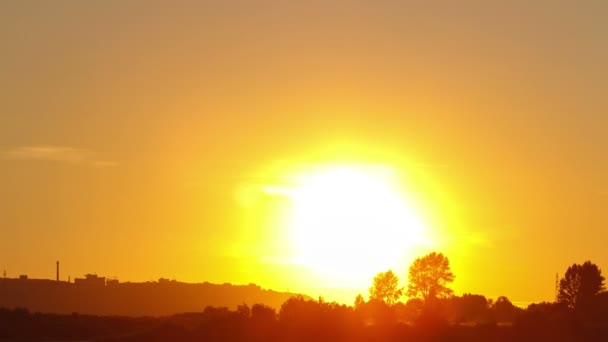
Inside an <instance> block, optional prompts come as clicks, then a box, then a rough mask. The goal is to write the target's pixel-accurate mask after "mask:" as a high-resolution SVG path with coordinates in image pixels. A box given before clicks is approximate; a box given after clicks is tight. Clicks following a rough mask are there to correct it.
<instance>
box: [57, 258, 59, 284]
mask: <svg viewBox="0 0 608 342" xmlns="http://www.w3.org/2000/svg"><path fill="white" fill-rule="evenodd" d="M57 281H59V261H57Z"/></svg>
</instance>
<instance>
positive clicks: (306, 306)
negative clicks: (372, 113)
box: [0, 298, 608, 342]
mask: <svg viewBox="0 0 608 342" xmlns="http://www.w3.org/2000/svg"><path fill="white" fill-rule="evenodd" d="M459 303H461V304H462V303H465V304H466V302H463V301H462V300H461V301H459ZM470 304H471V303H469V304H466V305H460V306H455V305H452V306H443V307H441V308H439V309H435V310H426V311H425V310H422V311H420V310H418V311H416V310H415V309H416V308H415V307H414V306H413V305H409V306H408V305H403V304H400V305H397V306H392V307H389V306H387V305H385V304H383V303H373V302H368V303H363V304H361V305H359V306H358V307H356V308H354V307H350V306H346V305H338V304H335V303H327V302H323V301H322V300H320V301H312V300H306V299H303V298H292V299H290V300H288V301H287V302H286V303H285V304H283V306H282V307H281V309H280V310H279V312H278V314H277V313H276V311H275V310H274V309H272V308H270V307H267V306H264V305H253V306H252V307H251V308H250V307H248V306H246V305H241V306H239V307H238V308H237V309H236V310H229V309H227V308H214V307H208V308H206V309H205V310H203V311H202V312H199V313H186V314H180V315H173V316H167V317H140V318H133V317H111V316H88V315H79V314H72V315H54V314H41V313H30V312H28V311H27V310H25V309H11V310H8V309H0V341H49V340H50V341H88V340H90V341H349V342H352V341H354V342H356V341H535V342H536V341H608V315H606V314H605V313H604V312H601V311H598V310H593V311H588V312H581V311H574V310H570V309H568V308H566V307H563V306H559V305H557V304H540V305H538V304H537V305H532V306H530V307H528V308H527V309H526V310H523V309H518V308H512V310H511V311H505V310H502V309H500V308H498V309H497V308H496V307H495V306H494V307H486V308H485V309H483V308H475V306H472V305H470Z"/></svg>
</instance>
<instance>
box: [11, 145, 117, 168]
mask: <svg viewBox="0 0 608 342" xmlns="http://www.w3.org/2000/svg"><path fill="white" fill-rule="evenodd" d="M1 156H2V157H3V158H4V159H10V160H34V161H52V162H61V163H69V164H81V165H90V166H95V167H108V166H116V165H117V163H116V162H114V161H109V160H98V159H96V158H95V152H93V151H91V150H87V149H81V148H74V147H65V146H53V145H35V146H20V147H15V148H12V149H9V150H7V151H4V153H2V154H1Z"/></svg>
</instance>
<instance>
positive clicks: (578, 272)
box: [557, 261, 605, 308]
mask: <svg viewBox="0 0 608 342" xmlns="http://www.w3.org/2000/svg"><path fill="white" fill-rule="evenodd" d="M604 279H605V278H604V277H603V276H602V271H601V270H600V268H599V267H598V266H597V265H596V264H593V263H591V261H586V262H585V263H584V264H582V265H579V264H573V265H572V266H570V267H568V270H567V271H566V274H565V275H564V277H563V278H562V279H561V280H560V282H559V294H558V296H557V301H558V302H559V303H564V304H566V305H567V306H568V307H569V308H578V307H581V306H584V305H587V304H589V303H590V302H591V301H592V300H593V298H594V297H595V296H596V295H597V294H599V293H600V292H602V291H604V289H605V288H604Z"/></svg>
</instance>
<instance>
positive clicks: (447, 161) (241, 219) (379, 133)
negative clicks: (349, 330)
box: [0, 0, 608, 303]
mask: <svg viewBox="0 0 608 342" xmlns="http://www.w3.org/2000/svg"><path fill="white" fill-rule="evenodd" d="M423 3H424V4H423ZM607 4H608V3H606V2H605V1H582V2H576V3H575V2H572V1H536V2H534V3H533V4H530V2H529V1H508V2H505V3H503V4H498V3H496V2H492V3H489V2H487V1H465V2H458V3H456V2H453V1H443V2H434V3H433V5H431V4H430V3H428V2H407V1H356V0H353V1H305V2H302V1H298V2H296V1H244V0H243V1H214V2H211V1H182V2H178V4H174V3H173V2H172V3H171V4H169V3H168V2H161V1H128V2H125V1H99V2H82V1H48V2H40V1H4V2H2V3H1V4H0V41H1V42H2V44H1V47H0V56H1V57H0V58H1V59H0V61H1V62H0V89H1V91H0V106H1V107H0V241H2V248H0V260H1V261H2V262H1V264H0V267H2V268H4V269H6V270H7V274H8V276H11V277H14V276H17V275H18V274H29V275H30V277H41V278H52V277H53V276H54V263H55V260H61V263H62V276H63V277H65V278H67V276H68V275H71V277H72V278H74V277H75V276H82V275H83V274H84V273H89V272H97V273H99V274H100V275H106V276H116V277H118V278H119V279H121V280H125V281H126V280H133V281H145V280H151V279H158V278H159V277H168V278H176V279H178V280H183V281H189V282H198V281H210V282H220V283H223V282H234V283H250V282H254V283H257V284H259V285H261V286H263V287H267V288H274V289H276V290H281V291H282V290H288V289H289V290H291V291H304V292H306V293H307V294H310V295H312V296H317V295H323V296H325V297H326V298H327V299H330V300H332V299H336V300H340V301H345V302H349V303H350V302H352V300H354V296H355V295H356V293H358V292H362V293H363V294H367V287H368V286H369V285H370V284H371V281H372V279H371V278H369V282H365V281H359V280H358V282H357V281H354V280H353V279H354V278H352V277H350V278H348V277H346V278H348V279H343V278H344V277H342V276H341V275H340V274H328V272H321V271H319V269H315V268H314V267H312V268H311V267H310V265H307V264H303V263H301V262H298V258H297V257H294V255H293V254H294V250H293V248H294V246H293V243H292V242H293V241H291V240H290V239H292V238H293V234H292V233H293V232H291V229H292V228H293V225H292V224H290V223H289V221H290V218H289V217H288V216H289V215H290V214H289V213H291V212H292V211H291V209H293V208H291V207H290V205H291V204H290V203H291V202H290V200H289V198H286V197H289V196H281V195H279V196H277V195H276V191H277V186H278V188H280V189H282V188H283V187H284V186H285V184H284V183H285V179H291V180H293V179H294V178H296V179H297V178H298V175H302V174H306V173H307V172H308V173H309V175H310V173H312V174H314V172H315V171H310V170H316V169H324V168H330V169H331V168H332V167H342V166H344V165H351V166H353V165H354V166H353V167H354V169H356V170H363V169H365V170H367V169H370V170H371V169H373V170H379V169H381V170H390V172H391V173H392V174H393V176H394V177H395V178H396V179H398V183H399V184H400V185H399V186H398V188H399V189H398V193H399V194H400V196H403V198H405V200H406V201H407V202H408V203H409V204H408V208H409V209H411V210H412V211H414V212H416V215H415V216H416V217H417V219H419V220H420V221H421V222H422V223H421V224H422V225H423V226H424V235H425V236H426V237H428V239H429V240H428V243H427V244H420V245H417V247H415V246H413V245H412V244H409V245H408V244H407V243H405V244H404V250H405V254H406V255H404V256H400V257H399V258H400V259H399V260H396V259H395V260H393V261H390V262H389V263H387V266H392V267H395V269H394V271H395V272H396V274H397V275H398V276H399V277H400V279H401V280H402V282H403V283H404V281H405V278H406V274H407V267H408V265H409V262H410V261H411V259H412V258H413V257H415V256H417V255H416V253H422V254H423V253H426V252H427V251H430V250H433V249H438V250H440V251H442V252H444V253H445V254H446V255H447V256H448V257H449V258H450V260H451V264H452V268H453V270H454V273H455V275H456V281H455V283H454V288H455V290H456V293H465V292H469V293H480V294H484V295H486V296H489V297H494V298H495V297H497V296H500V295H506V296H508V297H509V298H510V299H511V300H513V301H515V302H530V301H542V300H552V299H553V296H554V286H555V284H554V279H555V273H557V272H560V274H561V273H563V272H564V271H565V269H566V268H567V266H569V265H570V264H572V263H574V262H582V261H584V260H587V259H590V260H592V261H593V262H595V263H597V264H598V265H599V266H600V267H608V250H607V249H606V248H605V242H606V241H608V214H607V213H608V210H606V208H607V206H608V180H607V178H606V175H608V134H607V132H608V98H607V97H606V94H607V93H608V84H607V82H608V81H607V80H608V64H606V61H607V60H608V44H606V37H607V36H608V21H607V20H605V18H606V17H608V5H607ZM374 172H375V171H374ZM372 173H373V172H372ZM302 177H305V176H302ZM395 187H397V186H395ZM269 189H270V190H272V191H269ZM280 189H279V190H280ZM282 191H283V190H281V191H279V192H282ZM290 208H291V209H290ZM341 229H348V228H343V227H342V228H341ZM340 232H341V233H340V234H343V235H345V236H344V239H342V240H340V239H337V238H335V237H334V239H335V240H334V241H335V242H336V245H337V246H336V250H337V251H338V252H339V251H340V250H341V248H343V246H345V245H348V244H349V242H350V240H349V236H348V234H347V233H348V231H347V230H341V231H340ZM366 233H369V234H370V236H373V235H374V234H381V233H382V231H378V230H377V229H374V228H371V227H370V229H369V232H366ZM318 234H321V235H322V233H318ZM321 239H322V236H321ZM391 240H395V239H394V237H393V238H392V239H391V237H390V236H388V237H387V241H391ZM373 241H376V240H373ZM391 243H394V241H391ZM405 246H409V247H405ZM378 250H379V249H378ZM370 253H371V252H370ZM370 258H373V256H372V255H370ZM377 271H378V272H380V271H384V269H378V270H377ZM329 273H331V272H329Z"/></svg>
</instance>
